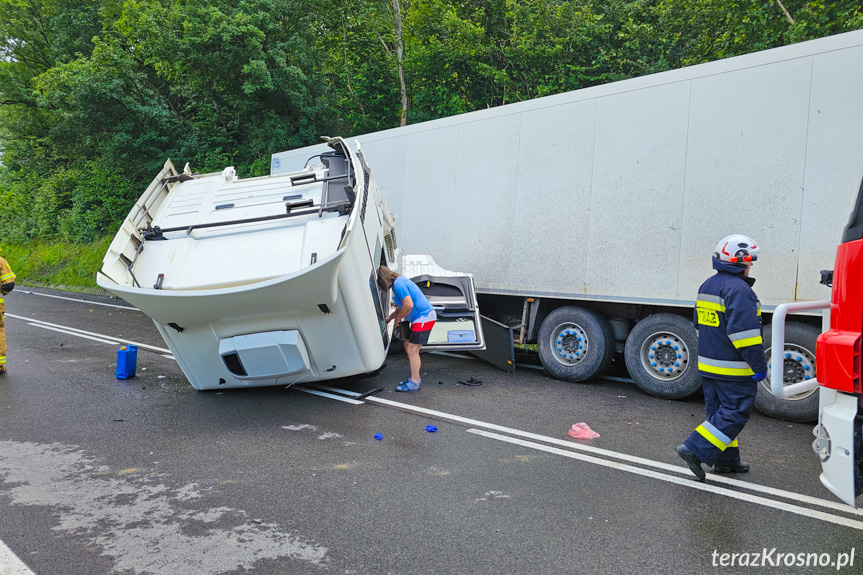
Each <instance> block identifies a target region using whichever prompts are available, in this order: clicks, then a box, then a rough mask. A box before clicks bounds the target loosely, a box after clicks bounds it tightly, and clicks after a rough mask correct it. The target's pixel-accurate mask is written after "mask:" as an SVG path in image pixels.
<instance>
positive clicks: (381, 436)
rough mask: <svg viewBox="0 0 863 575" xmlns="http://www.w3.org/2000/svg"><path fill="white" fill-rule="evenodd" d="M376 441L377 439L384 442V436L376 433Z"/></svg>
mask: <svg viewBox="0 0 863 575" xmlns="http://www.w3.org/2000/svg"><path fill="white" fill-rule="evenodd" d="M375 439H377V440H378V441H383V439H384V436H383V435H381V434H380V433H375Z"/></svg>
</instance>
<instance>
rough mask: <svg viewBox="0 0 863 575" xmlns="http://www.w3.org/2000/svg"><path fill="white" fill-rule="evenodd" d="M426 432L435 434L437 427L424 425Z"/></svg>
mask: <svg viewBox="0 0 863 575" xmlns="http://www.w3.org/2000/svg"><path fill="white" fill-rule="evenodd" d="M426 431H428V432H429V433H437V427H435V426H434V425H426Z"/></svg>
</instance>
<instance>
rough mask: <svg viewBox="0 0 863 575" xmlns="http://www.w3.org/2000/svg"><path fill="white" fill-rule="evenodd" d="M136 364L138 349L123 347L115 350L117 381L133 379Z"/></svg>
mask: <svg viewBox="0 0 863 575" xmlns="http://www.w3.org/2000/svg"><path fill="white" fill-rule="evenodd" d="M137 363H138V347H137V346H134V345H124V346H123V347H121V348H120V349H118V350H117V379H129V378H130V377H135V368H136V366H137Z"/></svg>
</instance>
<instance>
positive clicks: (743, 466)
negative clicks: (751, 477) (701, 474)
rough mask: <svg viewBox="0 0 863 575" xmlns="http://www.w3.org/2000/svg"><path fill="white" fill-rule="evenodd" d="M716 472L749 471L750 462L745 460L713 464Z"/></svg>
mask: <svg viewBox="0 0 863 575" xmlns="http://www.w3.org/2000/svg"><path fill="white" fill-rule="evenodd" d="M713 471H714V473H746V472H747V471H749V464H748V463H747V462H745V461H738V462H736V463H730V464H728V463H723V464H719V463H717V464H716V465H714V466H713Z"/></svg>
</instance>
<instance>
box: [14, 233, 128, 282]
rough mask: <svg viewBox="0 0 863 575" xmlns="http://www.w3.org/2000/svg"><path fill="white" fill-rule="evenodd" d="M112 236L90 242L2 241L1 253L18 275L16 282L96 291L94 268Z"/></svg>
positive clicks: (99, 263) (103, 255) (96, 269)
mask: <svg viewBox="0 0 863 575" xmlns="http://www.w3.org/2000/svg"><path fill="white" fill-rule="evenodd" d="M111 239H112V238H104V239H102V240H98V241H95V242H92V243H89V244H64V243H48V242H31V243H26V244H5V245H3V249H2V251H0V256H2V257H4V258H6V260H7V261H8V262H9V265H10V266H11V267H12V271H14V272H15V274H16V275H17V276H18V277H17V278H16V280H15V283H17V284H19V285H21V284H23V285H30V286H42V287H50V288H55V289H63V290H69V291H79V292H80V291H83V292H95V291H99V292H101V290H100V289H99V287H98V286H97V285H96V272H97V271H99V270H100V269H101V268H102V258H103V257H105V252H106V251H108V246H109V245H110V244H111Z"/></svg>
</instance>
